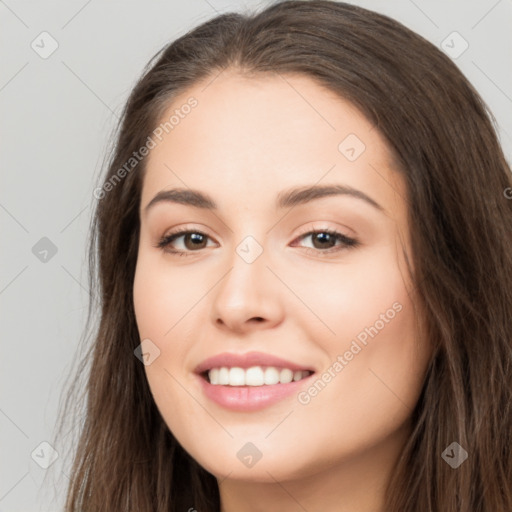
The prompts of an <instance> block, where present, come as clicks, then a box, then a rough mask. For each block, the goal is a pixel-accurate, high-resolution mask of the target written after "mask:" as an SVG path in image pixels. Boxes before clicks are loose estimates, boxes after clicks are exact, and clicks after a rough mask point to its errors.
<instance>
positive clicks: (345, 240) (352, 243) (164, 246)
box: [154, 228, 361, 256]
mask: <svg viewBox="0 0 512 512" xmlns="http://www.w3.org/2000/svg"><path fill="white" fill-rule="evenodd" d="M319 233H327V234H329V235H332V236H334V238H335V240H336V241H341V243H342V246H341V247H338V248H337V249H336V247H331V248H330V249H327V250H325V251H324V250H321V249H312V248H310V247H306V248H305V249H306V250H307V252H308V253H311V254H314V255H316V256H318V255H319V254H320V255H321V256H324V255H330V254H332V253H337V252H340V251H341V250H343V249H355V248H356V247H359V246H360V245H361V243H360V242H359V241H358V240H357V239H355V238H350V237H348V236H345V235H343V234H342V233H339V232H338V231H335V230H332V229H318V230H313V231H307V232H306V233H303V234H302V235H300V236H299V237H298V239H301V240H302V239H304V238H306V237H308V236H310V235H316V234H319ZM187 234H198V235H202V236H205V237H207V238H210V237H209V236H208V235H207V234H205V233H203V232H202V231H198V230H191V229H186V228H185V229H181V230H178V231H174V232H172V233H169V234H168V235H165V236H163V237H162V238H161V239H160V240H159V242H158V243H157V244H156V245H155V246H154V247H157V248H159V249H161V250H163V251H164V252H166V253H169V254H173V255H175V256H190V255H191V254H190V253H194V252H199V250H197V251H181V250H179V251H178V250H175V249H169V246H170V244H171V243H172V242H174V240H176V239H177V238H179V237H180V236H183V235H187Z"/></svg>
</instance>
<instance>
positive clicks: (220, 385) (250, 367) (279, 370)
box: [194, 352, 316, 412]
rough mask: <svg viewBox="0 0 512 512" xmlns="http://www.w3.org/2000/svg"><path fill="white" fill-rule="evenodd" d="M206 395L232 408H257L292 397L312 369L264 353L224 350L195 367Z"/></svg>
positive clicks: (235, 409)
mask: <svg viewBox="0 0 512 512" xmlns="http://www.w3.org/2000/svg"><path fill="white" fill-rule="evenodd" d="M194 373H196V375H197V377H198V379H199V382H200V384H201V388H202V391H203V393H204V396H205V397H206V398H208V399H209V400H210V401H212V402H214V403H215V404H216V405H220V406H221V407H222V408H224V409H228V410H231V411H240V412H250V411H257V410H260V409H263V408H265V407H268V406H270V405H273V404H278V403H280V402H283V401H285V399H287V398H290V397H291V396H292V395H293V394H296V393H298V392H299V391H300V389H301V388H303V387H304V386H305V385H306V383H308V382H310V381H311V378H312V375H314V374H315V373H316V372H315V370H313V369H312V368H308V367H304V366H302V365H300V364H297V363H293V362H291V361H286V360H285V359H281V358H279V357H276V356H273V355H270V354H264V353H261V352H249V353H245V354H235V353H224V354H219V355H217V356H214V357H211V358H209V359H206V360H205V361H203V362H202V363H201V364H200V365H198V366H197V367H196V369H195V370H194Z"/></svg>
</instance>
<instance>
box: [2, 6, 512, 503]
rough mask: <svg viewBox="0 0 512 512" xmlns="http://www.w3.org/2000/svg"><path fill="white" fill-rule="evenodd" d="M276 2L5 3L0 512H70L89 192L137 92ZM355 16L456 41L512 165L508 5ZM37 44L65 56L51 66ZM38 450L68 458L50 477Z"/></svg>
mask: <svg viewBox="0 0 512 512" xmlns="http://www.w3.org/2000/svg"><path fill="white" fill-rule="evenodd" d="M269 3H271V2H268V1H267V2H261V1H259V2H256V1H253V0H251V1H246V2H242V1H236V0H232V1H227V0H193V1H188V2H186V3H185V2H178V1H177V0H176V1H167V2H164V1H163V0H152V1H144V2H143V1H142V0H138V1H127V0H124V1H122V2H121V1H110V2H104V1H101V0H89V1H86V0H73V1H69V0H68V1H60V2H56V1H45V2H36V1H34V2H28V1H16V0H6V1H2V0H0V17H1V18H0V37H1V38H2V44H1V46H0V48H1V50H0V51H1V59H2V66H1V75H0V105H1V109H2V110H1V119H2V122H1V137H0V141H1V156H2V175H1V176H2V186H1V187H0V221H1V226H2V233H3V234H2V246H1V247H2V250H1V264H0V307H1V311H2V317H1V318H2V324H1V325H2V335H3V342H2V343H3V350H2V355H3V357H2V358H1V359H0V376H1V377H0V378H1V388H0V389H1V397H0V432H1V440H2V457H1V460H2V463H1V470H0V512H7V511H9V512H16V511H24V512H28V511H36V510H38V511H41V510H44V511H47V510H59V509H60V507H61V506H62V502H63V499H64V489H65V485H66V483H67V477H66V472H67V471H68V465H69V462H70V461H69V457H68V458H67V459H66V457H65V456H64V455H63V453H64V452H63V448H62V447H61V446H60V445H59V442H55V441H53V435H54V425H55V421H56V418H57V412H58V406H59V402H60V400H61V392H62V389H63V387H64V386H65V385H66V382H67V380H66V379H67V378H68V376H69V374H70V372H72V367H73V364H74V361H75V356H76V351H77V348H78V346H79V339H80V336H81V334H82V332H83V327H84V323H85V318H86V311H87V301H88V290H87V267H86V252H85V251H86V239H87V234H88V226H89V222H90V217H91V212H92V208H91V207H92V206H93V204H94V201H95V199H94V197H93V195H92V191H93V189H94V188H95V187H96V186H97V183H96V180H97V179H98V177H99V173H100V170H101V165H102V162H103V159H104V156H105V152H106V150H107V147H108V142H109V139H110V136H111V132H112V130H113V128H114V126H115V123H116V121H117V118H118V116H119V113H120V111H121V108H122V106H123V103H124V101H125V100H126V98H127V95H128V93H129V91H130V89H131V88H132V86H133V85H134V83H135V81H136V79H137V78H138V76H139V75H140V73H141V71H142V69H143V67H144V65H145V64H146V62H147V61H148V59H149V58H150V57H151V56H152V55H153V54H154V53H155V52H156V51H157V50H159V49H160V48H161V47H162V46H163V45H164V44H166V43H167V42H168V41H169V40H171V39H174V38H176V37H177V36H180V35H182V34H183V33H185V32H186V31H187V30H189V29H190V28H192V27H193V26H195V25H197V24H199V23H200V22H203V21H205V20H206V19H209V18H211V17H212V16H213V15H215V14H216V12H218V13H221V12H225V11H229V10H236V11H240V10H247V9H251V8H253V7H256V6H258V5H268V4H269ZM351 3H356V4H358V5H361V6H363V7H368V8H370V9H374V10H376V11H379V12H382V13H385V14H388V15H390V16H392V17H394V18H396V19H398V20H399V21H401V22H402V23H404V24H405V25H407V26H408V27H410V28H412V29H413V30H415V31H416V32H418V33H419V34H421V35H423V36H424V37H426V38H427V39H429V40H430V41H431V42H432V43H434V44H435V45H437V46H441V45H442V42H443V41H444V40H446V38H447V36H449V35H450V34H452V33H453V32H454V31H456V32H458V33H459V34H460V35H461V36H462V38H463V39H464V40H465V41H467V43H468V44H469V47H468V49H467V50H466V51H465V52H464V53H462V54H461V55H460V56H458V57H457V58H454V61H455V62H456V64H457V65H458V66H459V68H460V69H461V70H462V71H463V72H464V74H465V75H466V76H467V77H468V78H469V80H470V81H471V82H472V83H473V84H474V85H475V87H476V88H477V89H478V91H479V92H480V93H481V95H482V96H483V98H484V100H485V101H486V102H487V104H488V105H489V107H490V108H491V110H492V112H493V113H494V115H495V117H496V120H497V123H498V126H499V134H500V137H501V140H502V144H503V147H504V149H505V153H506V155H507V158H508V161H509V162H510V161H511V158H510V156H511V153H512V138H511V134H512V115H511V114H512V73H511V72H510V70H511V67H510V63H511V62H512V34H511V29H510V27H511V26H512V0H479V1H475V0H473V1H467V0H457V1H455V0H452V1H450V2H447V1H445V0H443V1H426V0H395V1H386V2H384V1H380V2H379V1H375V0H374V1H370V0H357V1H353V2H351ZM43 31H46V32H48V33H49V34H50V35H51V37H52V38H53V39H54V40H55V41H56V42H57V43H58V48H57V50H56V51H55V52H54V53H53V54H51V55H50V56H48V57H47V58H42V56H41V55H40V54H41V52H43V53H44V52H48V51H49V49H51V40H50V39H49V38H48V36H39V35H40V34H41V32H43ZM33 41H34V43H33ZM447 41H448V42H449V44H450V45H451V46H453V47H454V48H453V50H452V51H460V50H461V49H462V48H463V47H462V46H461V45H462V44H464V43H463V41H462V40H461V39H460V38H458V36H455V39H454V38H453V36H451V39H448V40H447ZM451 41H453V42H451ZM31 44H33V45H34V46H36V48H37V50H38V52H39V53H37V52H36V51H35V50H34V49H33V48H32V47H31ZM445 44H446V43H445ZM44 237H46V238H48V239H49V240H50V241H51V244H53V246H55V249H56V251H57V252H56V253H55V254H52V251H51V248H50V249H49V242H48V241H47V240H44V241H40V240H41V239H42V238H44ZM36 244H37V245H36ZM34 246H35V249H33V248H34ZM55 249H54V250H55ZM44 250H49V252H48V253H44ZM45 259H46V261H45ZM44 441H47V442H49V443H50V444H51V445H52V446H53V447H54V449H56V450H57V452H59V453H61V454H62V455H60V456H59V457H58V458H57V459H56V461H55V462H54V464H53V465H51V466H50V469H48V470H45V469H43V468H42V467H41V465H43V466H44V465H45V464H48V463H49V462H51V448H50V447H49V446H47V445H41V443H42V442H44ZM34 450H35V451H34ZM49 472H52V477H51V479H48V476H47V475H48V474H49ZM45 476H47V478H46V479H45V480H43V479H44V478H45Z"/></svg>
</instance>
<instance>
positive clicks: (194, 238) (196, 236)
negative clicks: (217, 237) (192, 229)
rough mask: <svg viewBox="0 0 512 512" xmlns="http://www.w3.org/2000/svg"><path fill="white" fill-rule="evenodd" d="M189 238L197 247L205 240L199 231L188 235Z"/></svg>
mask: <svg viewBox="0 0 512 512" xmlns="http://www.w3.org/2000/svg"><path fill="white" fill-rule="evenodd" d="M188 238H189V239H190V240H192V242H193V243H192V245H193V246H195V247H197V246H198V245H199V244H201V242H204V240H202V239H203V235H201V234H199V233H191V234H189V235H188ZM196 242H197V243H196Z"/></svg>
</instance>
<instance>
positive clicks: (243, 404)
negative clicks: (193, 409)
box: [198, 373, 314, 412]
mask: <svg viewBox="0 0 512 512" xmlns="http://www.w3.org/2000/svg"><path fill="white" fill-rule="evenodd" d="M313 375H314V373H312V374H311V375H310V376H309V377H305V378H304V379H301V380H298V381H292V382H289V383H288V384H272V385H268V386H222V385H215V386H214V385H213V384H210V383H209V382H208V381H207V380H206V379H204V378H203V377H202V376H200V375H199V376H198V378H199V380H200V381H201V386H202V388H203V392H204V394H205V395H206V396H207V397H208V398H209V399H210V400H212V401H213V402H215V403H216V404H218V405H220V406H221V407H224V408H226V409H230V410H232V411H242V412H248V411H258V410H260V409H263V408H265V407H269V406H271V405H273V404H275V403H277V402H279V401H281V400H284V399H285V398H288V397H289V396H290V395H293V394H294V393H298V392H299V390H300V388H301V387H303V386H304V384H305V383H306V382H309V379H311V377H312V376H313Z"/></svg>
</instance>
